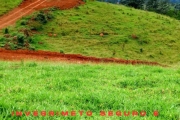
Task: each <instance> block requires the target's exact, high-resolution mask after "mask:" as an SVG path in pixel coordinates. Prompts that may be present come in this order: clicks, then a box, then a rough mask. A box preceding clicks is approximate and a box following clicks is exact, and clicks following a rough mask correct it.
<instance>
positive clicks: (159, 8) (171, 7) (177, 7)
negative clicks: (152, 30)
mask: <svg viewBox="0 0 180 120" xmlns="http://www.w3.org/2000/svg"><path fill="white" fill-rule="evenodd" d="M99 1H106V2H112V3H120V4H123V5H126V6H130V7H134V8H136V9H143V10H147V11H153V12H156V13H159V14H164V15H168V16H170V17H173V18H176V19H179V20H180V0H99Z"/></svg>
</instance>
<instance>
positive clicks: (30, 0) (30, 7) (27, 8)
mask: <svg viewBox="0 0 180 120" xmlns="http://www.w3.org/2000/svg"><path fill="white" fill-rule="evenodd" d="M82 3H83V2H82V1H81V0H60V1H59V0H25V1H24V2H23V3H22V4H21V5H20V6H19V7H17V8H15V9H14V10H12V11H11V12H9V13H8V14H5V15H4V16H2V17H0V29H2V28H4V27H6V26H9V25H12V24H13V23H15V22H16V21H17V20H18V19H20V18H22V17H23V16H26V15H28V14H30V13H32V12H34V11H36V10H40V9H43V8H48V7H58V8H60V9H69V8H72V7H75V6H78V5H80V4H82ZM6 4H9V3H8V2H7V3H6Z"/></svg>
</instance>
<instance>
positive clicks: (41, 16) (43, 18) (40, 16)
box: [35, 11, 47, 24]
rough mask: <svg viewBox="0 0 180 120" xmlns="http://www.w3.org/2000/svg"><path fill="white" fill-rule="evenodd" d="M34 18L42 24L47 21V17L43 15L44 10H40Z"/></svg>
mask: <svg viewBox="0 0 180 120" xmlns="http://www.w3.org/2000/svg"><path fill="white" fill-rule="evenodd" d="M35 20H36V21H39V22H40V23H42V24H46V23H47V18H46V16H45V14H44V12H42V11H41V12H39V13H38V14H37V16H36V17H35Z"/></svg>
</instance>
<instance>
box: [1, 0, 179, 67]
mask: <svg viewBox="0 0 180 120" xmlns="http://www.w3.org/2000/svg"><path fill="white" fill-rule="evenodd" d="M53 10H54V11H51V12H50V13H51V14H52V16H53V17H54V19H52V20H49V21H48V22H47V23H46V24H41V23H39V22H37V21H34V20H32V19H31V20H30V21H28V20H29V19H30V18H31V17H32V18H34V17H35V16H37V14H38V13H35V14H34V15H32V16H29V17H27V18H23V19H22V20H20V21H19V22H18V24H17V26H16V27H13V28H10V34H12V36H13V35H16V34H18V33H17V31H22V29H24V28H26V29H36V30H37V31H36V32H35V33H36V34H34V31H33V37H32V39H33V42H32V43H31V45H32V46H34V47H35V48H36V49H43V50H50V51H63V52H65V53H78V54H79V53H80V54H83V55H87V56H97V57H114V58H123V59H140V60H148V61H156V62H160V63H165V64H172V63H177V62H179V61H180V53H179V51H180V40H179V38H180V34H179V32H180V22H179V21H177V20H175V19H172V18H169V17H166V16H162V15H159V14H156V13H151V12H147V11H141V10H136V9H133V8H128V7H125V6H122V5H114V4H107V3H102V2H88V3H87V4H85V5H83V6H80V7H76V8H74V9H71V10H65V11H60V10H55V9H53ZM100 33H103V34H104V36H103V37H101V36H100ZM0 34H1V35H2V34H3V33H2V32H1V33H0ZM51 34H55V35H57V36H56V37H53V36H52V35H51ZM0 40H1V41H0V43H2V42H3V40H2V39H0ZM38 43H39V44H38ZM1 46H3V45H1Z"/></svg>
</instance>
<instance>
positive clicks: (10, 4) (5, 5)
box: [0, 0, 22, 16]
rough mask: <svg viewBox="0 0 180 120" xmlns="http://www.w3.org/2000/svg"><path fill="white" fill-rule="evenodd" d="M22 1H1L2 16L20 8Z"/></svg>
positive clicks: (0, 12) (0, 13)
mask: <svg viewBox="0 0 180 120" xmlns="http://www.w3.org/2000/svg"><path fill="white" fill-rule="evenodd" d="M21 2H22V0H1V1H0V16H1V15H3V14H4V13H7V12H8V11H9V10H11V9H13V8H15V7H16V6H18V5H19V4H20V3H21Z"/></svg>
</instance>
